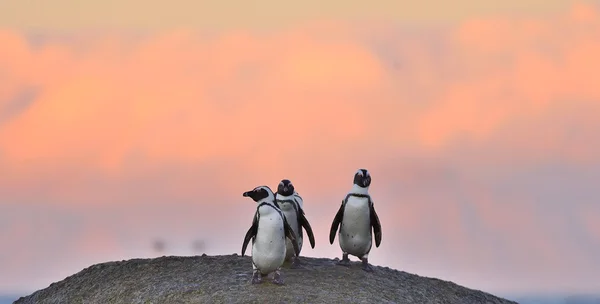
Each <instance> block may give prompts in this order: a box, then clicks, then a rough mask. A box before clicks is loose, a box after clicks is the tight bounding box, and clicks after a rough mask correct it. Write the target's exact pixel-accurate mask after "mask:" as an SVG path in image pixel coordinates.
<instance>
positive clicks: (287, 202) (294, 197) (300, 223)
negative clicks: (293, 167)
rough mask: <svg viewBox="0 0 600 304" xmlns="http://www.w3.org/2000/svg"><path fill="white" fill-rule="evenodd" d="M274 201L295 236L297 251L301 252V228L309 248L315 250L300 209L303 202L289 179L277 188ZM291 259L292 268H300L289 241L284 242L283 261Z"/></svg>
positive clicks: (307, 223)
mask: <svg viewBox="0 0 600 304" xmlns="http://www.w3.org/2000/svg"><path fill="white" fill-rule="evenodd" d="M275 201H276V202H277V205H278V206H279V208H280V209H281V211H283V214H284V215H285V218H286V220H287V222H288V223H289V224H290V227H292V229H293V230H294V233H295V234H296V240H298V249H299V250H300V251H302V244H303V233H302V228H304V230H306V234H307V235H308V240H309V241H310V246H311V247H312V248H313V249H314V248H315V236H314V234H313V231H312V228H311V227H310V223H309V222H308V220H307V219H306V217H305V215H304V209H303V208H302V205H303V200H302V197H300V195H299V194H298V192H297V191H296V190H295V188H294V185H293V184H292V182H291V181H290V180H289V179H283V180H281V182H279V185H278V186H277V193H276V194H275ZM292 258H293V262H292V266H291V267H292V268H300V260H299V257H298V255H294V248H293V244H292V241H291V240H290V239H287V240H286V255H285V261H288V262H289V261H290V260H292Z"/></svg>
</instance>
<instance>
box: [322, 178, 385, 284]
mask: <svg viewBox="0 0 600 304" xmlns="http://www.w3.org/2000/svg"><path fill="white" fill-rule="evenodd" d="M370 185H371V175H370V174H369V171H367V170H366V169H359V170H358V171H357V172H356V173H355V174H354V185H352V189H351V190H350V192H349V193H348V194H347V195H346V197H345V198H344V200H343V201H342V205H341V206H340V209H339V210H338V212H337V214H336V215H335V218H334V219H333V223H332V224H331V230H330V231H329V243H331V244H333V240H334V239H335V233H336V231H337V230H338V226H340V225H341V227H340V229H339V234H338V236H339V238H338V240H339V243H340V248H341V249H342V260H341V261H339V262H338V264H339V265H342V266H349V265H350V260H349V259H348V254H351V255H353V256H356V257H357V258H359V259H361V260H362V265H363V266H362V268H363V270H365V271H367V272H372V271H373V268H372V267H371V265H369V252H370V251H371V247H372V245H373V244H372V238H373V234H372V233H371V229H373V233H374V234H375V246H376V247H379V244H381V224H380V223H379V217H378V216H377V213H376V212H375V207H374V205H373V200H372V199H371V196H370V195H369V186H370Z"/></svg>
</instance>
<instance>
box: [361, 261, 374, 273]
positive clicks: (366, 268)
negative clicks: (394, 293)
mask: <svg viewBox="0 0 600 304" xmlns="http://www.w3.org/2000/svg"><path fill="white" fill-rule="evenodd" d="M362 270H364V271H366V272H373V271H374V269H373V267H372V266H371V265H369V259H367V258H363V259H362Z"/></svg>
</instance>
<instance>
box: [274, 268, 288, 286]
mask: <svg viewBox="0 0 600 304" xmlns="http://www.w3.org/2000/svg"><path fill="white" fill-rule="evenodd" d="M273 284H276V285H284V284H285V283H284V282H283V277H282V275H281V272H279V269H277V270H275V274H273Z"/></svg>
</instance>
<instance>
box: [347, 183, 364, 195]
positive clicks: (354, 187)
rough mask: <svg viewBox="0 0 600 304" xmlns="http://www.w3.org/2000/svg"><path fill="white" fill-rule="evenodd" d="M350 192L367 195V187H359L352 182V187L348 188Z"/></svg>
mask: <svg viewBox="0 0 600 304" xmlns="http://www.w3.org/2000/svg"><path fill="white" fill-rule="evenodd" d="M350 193H356V194H364V195H368V194H369V187H366V188H363V187H359V186H358V185H357V184H354V185H352V189H350Z"/></svg>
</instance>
